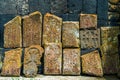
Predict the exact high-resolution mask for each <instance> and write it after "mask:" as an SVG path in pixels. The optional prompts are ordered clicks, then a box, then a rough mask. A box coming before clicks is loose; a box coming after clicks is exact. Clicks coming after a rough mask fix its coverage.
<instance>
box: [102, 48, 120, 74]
mask: <svg viewBox="0 0 120 80" xmlns="http://www.w3.org/2000/svg"><path fill="white" fill-rule="evenodd" d="M112 50H114V49H112ZM102 66H103V72H104V74H116V73H117V72H118V69H119V54H113V55H103V56H102Z"/></svg>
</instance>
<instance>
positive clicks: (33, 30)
mask: <svg viewBox="0 0 120 80" xmlns="http://www.w3.org/2000/svg"><path fill="white" fill-rule="evenodd" d="M41 34H42V14H41V13H40V12H38V11H36V12H33V13H31V14H29V15H28V16H24V17H23V47H28V46H31V45H41Z"/></svg>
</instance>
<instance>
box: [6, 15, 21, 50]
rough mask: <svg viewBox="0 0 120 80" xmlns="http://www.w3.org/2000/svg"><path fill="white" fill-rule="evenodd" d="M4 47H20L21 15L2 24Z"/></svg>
mask: <svg viewBox="0 0 120 80" xmlns="http://www.w3.org/2000/svg"><path fill="white" fill-rule="evenodd" d="M4 47H5V48H16V47H22V34H21V17H20V16H16V17H15V18H13V19H12V20H10V21H9V22H8V23H6V24H5V25H4Z"/></svg>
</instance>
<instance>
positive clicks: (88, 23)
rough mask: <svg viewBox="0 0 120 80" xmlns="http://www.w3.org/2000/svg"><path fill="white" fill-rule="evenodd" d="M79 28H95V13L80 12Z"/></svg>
mask: <svg viewBox="0 0 120 80" xmlns="http://www.w3.org/2000/svg"><path fill="white" fill-rule="evenodd" d="M80 28H97V15H96V14H80Z"/></svg>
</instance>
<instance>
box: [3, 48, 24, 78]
mask: <svg viewBox="0 0 120 80" xmlns="http://www.w3.org/2000/svg"><path fill="white" fill-rule="evenodd" d="M21 56H22V49H21V48H17V49H12V50H9V51H5V57H4V63H3V66H2V72H1V75H2V76H20V72H21V65H22V63H21Z"/></svg>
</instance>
